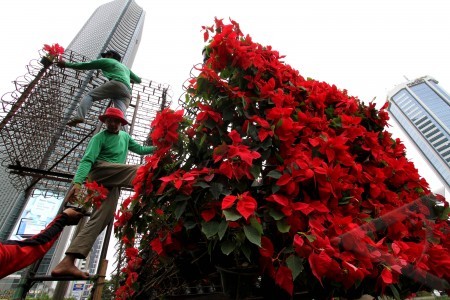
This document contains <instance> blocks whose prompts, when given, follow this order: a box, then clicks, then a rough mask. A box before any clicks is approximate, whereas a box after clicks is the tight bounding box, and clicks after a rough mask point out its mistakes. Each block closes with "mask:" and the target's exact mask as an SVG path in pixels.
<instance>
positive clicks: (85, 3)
mask: <svg viewBox="0 0 450 300" xmlns="http://www.w3.org/2000/svg"><path fill="white" fill-rule="evenodd" d="M109 1H110V0H76V1H75V0H74V1H72V0H71V1H68V0H39V1H36V0H14V1H1V2H0V28H1V31H0V34H1V40H2V41H3V44H2V47H0V57H1V58H2V60H1V62H2V65H1V66H2V72H1V74H0V94H1V95H3V94H4V93H6V92H9V91H11V90H13V88H14V87H13V85H12V83H11V81H13V80H14V79H15V78H17V77H19V76H21V75H23V74H25V73H26V69H25V66H26V65H27V64H28V62H29V61H30V60H31V59H38V58H39V56H38V51H39V49H41V48H42V45H43V44H44V43H47V44H52V43H59V44H60V45H62V46H63V47H65V46H67V45H68V44H69V43H70V41H71V40H72V39H73V37H74V36H75V34H76V33H77V32H78V31H79V30H80V29H81V27H82V25H83V24H84V23H85V22H86V20H87V19H88V18H89V17H90V15H91V14H92V12H93V11H94V10H95V9H96V8H97V7H98V6H99V5H101V4H103V3H106V2H109ZM136 2H137V3H138V4H139V5H140V6H142V7H143V8H144V10H145V11H146V21H145V25H144V26H145V27H144V32H143V36H142V41H141V45H140V48H139V51H138V54H137V57H136V59H135V62H134V65H133V67H132V69H133V71H135V73H137V74H138V75H140V76H141V77H144V78H147V79H151V80H154V81H157V82H159V83H165V84H169V85H170V86H171V87H172V89H173V93H172V95H173V102H174V104H175V105H176V103H177V99H178V98H179V97H180V96H181V94H182V92H183V90H182V88H181V87H182V84H183V82H185V80H186V79H188V77H189V73H190V70H191V68H192V66H193V65H194V64H196V63H198V62H200V61H201V50H202V48H203V46H204V43H203V35H202V33H201V26H202V25H212V24H213V21H214V17H218V18H223V19H225V20H227V19H228V18H232V19H233V20H235V21H237V22H238V23H239V24H240V26H241V29H242V31H243V32H244V33H245V34H250V35H251V36H252V38H253V40H254V41H255V42H258V43H261V44H263V45H272V46H273V48H274V49H275V50H278V51H279V52H280V53H281V54H283V55H286V58H285V61H286V63H288V64H290V65H291V66H292V67H294V68H295V69H297V70H299V71H300V73H301V74H302V75H303V76H305V77H312V78H314V79H317V80H320V81H326V82H328V83H330V84H335V85H336V86H337V87H338V88H340V89H347V90H348V91H349V93H350V94H351V95H353V96H358V97H359V98H360V99H361V100H363V101H370V100H372V99H373V98H374V97H376V99H377V100H376V101H377V103H379V104H381V103H383V102H384V100H385V99H386V93H387V91H389V90H391V89H392V88H393V87H394V86H395V85H396V84H399V83H402V82H404V81H405V78H408V79H414V78H417V77H421V76H424V75H430V76H433V77H434V78H436V79H437V80H438V81H439V82H440V84H441V85H442V86H443V87H444V88H445V89H447V90H450V42H448V36H449V31H450V18H449V17H448V11H449V6H450V4H447V2H448V1H445V0H428V1H423V0H308V1H305V0H277V1H267V0H260V1H254V0H244V1H242V0H228V1H220V2H219V1H206V0H192V1H185V0H184V1H182V0H159V1H155V0H153V1H152V0H136ZM394 129H395V128H393V129H392V130H391V131H394V132H397V131H395V130H394ZM396 134H397V133H396ZM398 135H399V136H400V137H402V135H401V134H400V133H398ZM405 144H407V146H408V143H407V141H406V140H405ZM409 156H411V157H412V158H414V159H415V160H417V161H418V162H417V163H416V165H417V167H418V168H419V171H421V174H423V173H425V172H427V171H426V168H425V167H422V166H421V165H422V163H420V161H419V160H418V159H417V158H415V157H417V155H416V154H415V152H414V151H413V150H412V149H411V150H409ZM421 168H422V170H421ZM427 174H428V173H425V175H423V176H428V175H427ZM431 179H432V178H431ZM430 182H431V183H434V182H436V181H435V180H430Z"/></svg>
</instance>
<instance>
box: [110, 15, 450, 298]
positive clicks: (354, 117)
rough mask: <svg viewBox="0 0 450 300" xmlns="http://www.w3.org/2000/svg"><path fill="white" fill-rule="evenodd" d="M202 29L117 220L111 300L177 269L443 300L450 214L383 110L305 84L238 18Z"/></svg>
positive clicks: (290, 288) (319, 290) (321, 293)
mask: <svg viewBox="0 0 450 300" xmlns="http://www.w3.org/2000/svg"><path fill="white" fill-rule="evenodd" d="M203 29H204V38H205V42H207V45H206V48H205V51H204V52H205V60H204V63H203V64H202V65H201V66H200V67H198V72H199V75H198V76H196V77H195V78H192V79H191V80H190V82H189V87H188V89H187V96H186V100H185V102H184V109H183V110H179V111H173V110H170V109H166V110H164V111H162V112H161V113H159V114H158V115H157V116H156V118H155V120H154V121H153V122H152V124H151V126H152V133H151V139H152V142H153V145H155V146H157V147H158V150H157V151H156V152H155V153H154V154H153V155H151V156H147V157H146V161H145V165H143V166H142V167H141V168H140V169H139V170H138V174H137V176H136V178H135V180H134V189H135V193H134V195H133V196H132V197H130V198H128V199H127V200H126V201H125V202H124V203H123V204H122V207H121V209H120V210H119V212H118V214H117V216H116V222H115V225H116V234H117V236H118V237H119V238H120V239H121V240H122V241H123V243H124V244H125V246H126V248H127V250H126V260H127V262H128V263H127V264H126V266H124V267H123V269H122V271H123V276H124V281H123V282H124V283H123V285H122V286H121V287H120V288H119V289H118V290H117V293H116V295H117V299H129V298H132V297H137V296H139V295H142V293H143V292H145V291H148V290H153V291H157V290H158V289H160V288H161V285H162V282H163V280H158V276H159V277H162V276H163V274H165V270H167V268H168V266H169V265H172V266H173V265H175V266H177V262H178V261H180V260H181V259H182V258H185V257H193V259H192V261H196V260H199V259H202V258H203V259H204V258H205V257H206V258H207V260H206V261H207V264H206V266H207V267H208V266H221V267H228V268H234V269H239V268H245V267H247V266H249V265H250V266H257V267H258V269H259V274H261V275H263V276H264V277H267V278H271V279H272V281H273V282H274V283H275V284H276V286H278V287H280V288H281V289H282V290H283V291H285V292H286V294H288V295H293V294H295V292H296V291H308V292H309V293H310V294H312V295H314V296H315V297H316V299H321V298H323V299H328V298H330V297H336V296H344V297H348V298H351V297H352V295H353V296H354V295H361V294H364V293H366V294H371V295H384V294H389V295H392V296H394V297H396V298H397V299H400V298H404V297H407V296H411V295H413V293H415V292H416V291H421V290H432V289H439V290H448V289H449V285H448V281H449V279H450V251H449V250H450V239H449V233H450V227H449V221H448V219H449V217H448V215H449V206H448V203H447V202H445V200H444V199H443V197H442V196H441V195H434V194H432V193H431V192H430V190H429V186H428V183H427V182H426V180H425V179H424V178H422V177H421V176H420V175H419V174H418V171H417V169H416V168H415V167H414V165H413V163H412V162H411V161H409V160H408V159H407V158H406V157H405V147H404V145H403V144H402V142H401V141H400V140H399V139H393V138H392V136H391V134H390V133H389V132H388V131H386V128H387V127H388V119H389V117H388V114H387V111H386V108H387V105H388V104H387V103H386V104H385V105H384V106H383V107H381V108H380V109H377V108H376V107H375V104H374V103H372V102H371V103H369V104H364V103H363V102H361V101H360V100H359V99H358V98H356V97H353V96H350V95H348V93H347V91H346V90H340V89H338V88H337V87H336V86H334V85H329V84H327V83H325V82H320V81H317V80H313V79H310V78H304V77H302V76H301V75H300V74H299V72H298V71H296V70H295V69H293V68H292V67H291V66H289V65H287V64H285V63H284V62H283V61H282V59H283V57H282V56H281V55H280V54H279V53H278V52H277V51H275V50H273V49H272V48H271V46H262V45H260V44H258V43H255V42H253V40H252V38H251V37H250V36H249V35H244V34H243V33H242V32H241V30H240V27H239V24H238V23H237V22H235V21H233V20H230V24H224V22H223V20H220V19H215V23H214V25H213V26H205V27H203ZM203 266H205V264H203ZM191 272H193V268H192V269H191ZM205 277H206V276H205ZM167 278H168V277H167Z"/></svg>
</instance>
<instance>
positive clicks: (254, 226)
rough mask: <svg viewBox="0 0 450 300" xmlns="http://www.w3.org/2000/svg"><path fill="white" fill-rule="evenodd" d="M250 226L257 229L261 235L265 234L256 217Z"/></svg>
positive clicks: (252, 218) (252, 219)
mask: <svg viewBox="0 0 450 300" xmlns="http://www.w3.org/2000/svg"><path fill="white" fill-rule="evenodd" d="M250 225H252V227H253V228H255V229H256V230H257V231H258V232H259V234H260V235H261V234H262V233H263V228H262V226H261V224H260V223H259V222H258V220H257V219H256V218H255V217H251V218H250Z"/></svg>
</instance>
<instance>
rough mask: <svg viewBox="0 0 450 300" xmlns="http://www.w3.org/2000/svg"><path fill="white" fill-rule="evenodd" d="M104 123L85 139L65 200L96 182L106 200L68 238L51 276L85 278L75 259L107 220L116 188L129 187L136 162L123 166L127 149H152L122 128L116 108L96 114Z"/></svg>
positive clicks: (85, 251)
mask: <svg viewBox="0 0 450 300" xmlns="http://www.w3.org/2000/svg"><path fill="white" fill-rule="evenodd" d="M99 119H100V121H102V122H104V123H105V124H106V130H103V131H101V132H99V133H97V134H95V135H94V136H93V137H92V139H91V140H90V141H89V144H88V146H87V148H86V152H85V154H84V155H83V158H82V159H81V161H80V164H79V166H78V169H77V172H76V174H75V177H74V179H73V187H72V189H71V190H70V191H69V193H68V195H67V197H66V199H69V202H70V199H71V198H72V197H77V196H78V194H79V193H80V188H81V185H82V184H83V182H84V181H85V180H86V179H88V180H89V181H96V182H97V183H98V184H102V185H103V186H104V187H106V188H108V190H109V193H108V196H107V199H106V200H105V201H104V202H103V203H102V205H101V206H100V208H98V209H96V210H95V211H94V212H93V213H92V215H91V218H90V219H89V221H88V222H87V223H86V225H85V226H84V227H83V229H82V230H81V231H80V232H79V233H78V234H77V236H76V237H75V238H74V239H73V240H72V243H71V244H70V246H69V248H68V249H67V251H66V253H65V254H66V256H65V257H64V258H63V260H62V261H61V262H60V263H59V264H58V265H57V266H56V267H55V268H54V269H53V271H52V276H72V277H77V278H82V279H86V278H88V277H89V274H88V273H85V272H82V271H81V270H79V269H78V268H77V267H76V266H75V259H77V258H78V259H84V258H86V257H87V255H88V254H89V251H90V250H91V248H92V246H93V244H94V242H95V240H96V238H97V236H98V235H99V234H100V233H101V232H102V231H103V229H104V228H105V227H106V226H107V225H108V224H109V223H110V221H111V220H112V218H113V217H114V213H115V211H116V207H117V202H118V199H119V195H120V187H125V186H128V187H132V181H133V178H134V177H135V175H136V171H137V170H138V168H139V165H126V164H125V159H126V156H127V151H128V150H130V151H132V152H134V153H136V154H140V155H144V154H150V153H152V152H153V151H155V147H153V146H141V145H139V144H138V143H137V142H136V141H135V140H133V138H131V136H130V135H129V134H128V133H126V132H125V131H123V130H120V126H121V125H126V124H128V122H127V120H126V119H125V118H124V116H123V113H122V111H121V110H120V109H117V108H114V107H110V108H108V109H107V110H106V112H105V114H103V115H101V116H99Z"/></svg>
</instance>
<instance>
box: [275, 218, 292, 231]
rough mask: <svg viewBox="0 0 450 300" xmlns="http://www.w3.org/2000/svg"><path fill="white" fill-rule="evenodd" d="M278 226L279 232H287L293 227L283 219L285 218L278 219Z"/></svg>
mask: <svg viewBox="0 0 450 300" xmlns="http://www.w3.org/2000/svg"><path fill="white" fill-rule="evenodd" d="M277 228H278V231H279V232H281V233H287V232H289V229H290V228H291V226H290V225H289V224H288V223H287V222H286V219H283V220H278V221H277Z"/></svg>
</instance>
